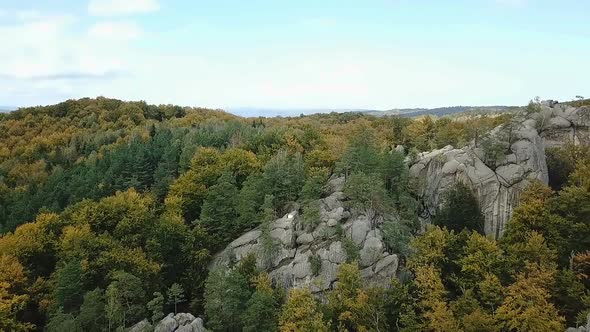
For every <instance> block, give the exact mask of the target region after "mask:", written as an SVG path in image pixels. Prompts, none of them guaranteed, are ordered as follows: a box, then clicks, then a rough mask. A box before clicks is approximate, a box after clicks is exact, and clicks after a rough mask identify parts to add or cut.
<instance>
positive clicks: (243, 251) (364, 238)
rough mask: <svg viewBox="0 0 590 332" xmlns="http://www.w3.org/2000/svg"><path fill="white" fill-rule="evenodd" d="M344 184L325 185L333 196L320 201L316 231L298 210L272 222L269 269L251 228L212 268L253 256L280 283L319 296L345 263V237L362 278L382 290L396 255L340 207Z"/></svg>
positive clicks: (362, 219) (375, 230) (362, 220)
mask: <svg viewBox="0 0 590 332" xmlns="http://www.w3.org/2000/svg"><path fill="white" fill-rule="evenodd" d="M343 185H344V178H334V179H332V180H331V181H330V182H329V187H330V192H331V194H330V195H329V196H328V197H325V198H323V199H321V200H320V215H321V217H320V222H319V224H318V225H317V226H316V227H315V228H314V229H309V230H307V229H304V227H303V225H302V222H301V220H300V217H299V215H298V212H297V211H292V212H290V213H288V214H286V215H285V216H283V217H282V218H280V219H277V220H275V221H274V222H272V224H271V231H270V236H271V237H272V239H273V240H274V243H275V244H276V246H277V248H276V250H275V254H274V257H272V259H271V262H270V264H266V265H267V266H265V262H264V261H265V260H264V259H263V258H262V255H261V250H260V249H261V231H260V230H258V229H255V230H252V231H250V232H248V233H245V234H244V235H242V236H240V237H239V238H238V239H236V240H234V241H233V242H231V243H230V244H229V245H228V246H227V248H226V249H225V250H224V251H223V252H221V253H219V254H217V255H216V257H215V259H214V261H213V263H212V266H211V268H215V267H217V266H227V265H228V264H229V262H230V261H233V260H238V261H239V260H240V259H242V258H244V257H246V256H247V255H248V254H254V255H256V257H257V264H258V266H259V267H261V268H265V269H266V270H267V271H268V272H269V275H270V277H271V278H272V279H273V281H274V282H275V283H277V284H278V285H282V286H284V287H309V288H310V289H311V290H312V292H316V293H319V292H323V291H325V290H327V289H329V288H331V286H332V284H333V283H334V281H336V273H337V272H338V267H339V265H340V264H342V263H344V262H346V250H345V249H344V246H345V245H344V243H343V241H347V240H344V237H346V238H347V239H349V240H348V241H352V242H354V244H355V246H356V247H357V248H358V249H359V266H360V268H361V269H362V271H361V272H362V274H363V277H364V278H365V280H366V281H367V282H368V283H370V284H379V285H384V286H386V285H387V284H388V283H389V280H390V279H391V277H393V276H395V274H396V271H397V267H398V257H397V255H395V254H393V253H389V252H388V251H387V250H386V247H385V244H384V242H383V239H382V236H381V231H380V229H379V227H378V225H373V223H372V222H370V221H369V220H368V218H367V217H366V216H364V215H358V216H353V215H352V214H351V212H350V211H349V210H348V209H346V208H345V207H344V205H343V199H344V194H343V193H342V188H343ZM314 259H315V260H316V262H318V263H319V262H321V263H320V264H318V265H319V266H316V268H317V271H314V268H313V267H312V260H314ZM268 265H270V266H268ZM314 272H315V273H314ZM316 273H317V275H316Z"/></svg>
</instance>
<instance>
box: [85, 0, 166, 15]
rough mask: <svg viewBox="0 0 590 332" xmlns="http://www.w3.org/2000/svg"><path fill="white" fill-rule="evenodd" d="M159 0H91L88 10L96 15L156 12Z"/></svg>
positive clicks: (158, 7)
mask: <svg viewBox="0 0 590 332" xmlns="http://www.w3.org/2000/svg"><path fill="white" fill-rule="evenodd" d="M159 9H160V5H159V4H158V2H157V0H90V3H88V12H89V13H90V14H92V15H96V16H118V15H131V14H140V13H149V12H155V11H158V10H159Z"/></svg>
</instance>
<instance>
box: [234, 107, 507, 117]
mask: <svg viewBox="0 0 590 332" xmlns="http://www.w3.org/2000/svg"><path fill="white" fill-rule="evenodd" d="M513 108H515V107H514V106H504V105H498V106H449V107H436V108H394V109H390V110H374V109H359V108H259V107H235V108H228V109H227V111H228V112H230V113H232V114H234V115H238V116H245V117H258V116H262V117H275V116H279V117H292V116H298V115H300V114H304V115H311V114H317V113H332V112H336V113H362V114H367V115H372V116H376V117H382V116H403V117H415V116H421V115H427V114H429V115H435V116H445V115H450V114H457V113H465V112H472V111H478V112H483V113H494V112H504V111H507V110H509V109H513Z"/></svg>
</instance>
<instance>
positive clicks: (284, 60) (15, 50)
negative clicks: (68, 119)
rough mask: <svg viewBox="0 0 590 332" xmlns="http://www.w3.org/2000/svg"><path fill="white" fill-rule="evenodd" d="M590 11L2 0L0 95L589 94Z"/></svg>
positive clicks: (438, 99)
mask: <svg viewBox="0 0 590 332" xmlns="http://www.w3.org/2000/svg"><path fill="white" fill-rule="evenodd" d="M588 13H590V1H583V0H575V1H574V0H560V1H558V0H555V1H543V0H447V1H442V0H339V1H335V0H321V1H320V0H292V1H287V0H249V1H245V0H215V1H205V0H192V1H180V0H167V1H164V0H126V1H118V0H75V1H74V0H48V1H39V0H19V1H14V0H0V105H10V106H31V105H46V104H53V103H57V102H60V101H63V100H65V99H70V98H81V97H96V96H106V97H112V98H119V99H123V100H145V101H147V102H148V103H154V104H169V103H170V104H178V105H183V106H200V107H210V108H223V109H238V110H239V109H242V108H250V109H252V108H254V109H256V108H259V109H283V110H289V109H291V110H296V109H322V108H331V109H392V108H409V107H439V106H453V105H524V104H526V103H527V102H528V100H530V99H532V98H533V97H535V96H540V97H541V98H545V99H557V100H566V99H573V98H574V97H575V96H576V95H582V96H590V91H589V90H590V84H589V79H590V23H589V22H588V18H587V14H588ZM238 112H239V111H238ZM297 114H298V113H297Z"/></svg>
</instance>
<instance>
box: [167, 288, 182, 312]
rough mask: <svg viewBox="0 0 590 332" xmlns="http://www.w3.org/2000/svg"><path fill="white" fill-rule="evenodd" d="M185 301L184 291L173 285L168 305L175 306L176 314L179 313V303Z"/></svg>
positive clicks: (170, 289) (169, 291)
mask: <svg viewBox="0 0 590 332" xmlns="http://www.w3.org/2000/svg"><path fill="white" fill-rule="evenodd" d="M184 301H185V298H184V289H182V286H180V285H179V284H177V283H173V284H172V286H170V288H168V303H169V304H173V305H174V314H176V313H177V305H178V303H182V302H184Z"/></svg>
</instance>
